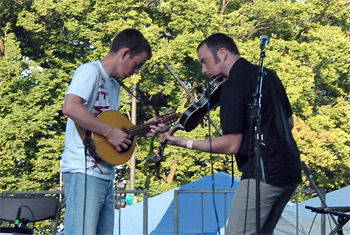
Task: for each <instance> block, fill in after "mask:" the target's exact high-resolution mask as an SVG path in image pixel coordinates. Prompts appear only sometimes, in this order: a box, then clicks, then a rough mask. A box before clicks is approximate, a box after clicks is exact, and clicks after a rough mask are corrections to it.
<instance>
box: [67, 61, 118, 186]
mask: <svg viewBox="0 0 350 235" xmlns="http://www.w3.org/2000/svg"><path fill="white" fill-rule="evenodd" d="M67 94H73V95H77V96H79V97H81V98H83V99H84V100H85V101H86V102H85V103H84V106H85V107H86V108H87V109H88V110H89V111H90V113H91V114H92V115H95V116H97V115H98V114H99V113H101V112H102V111H105V110H116V111H118V110H119V104H120V86H119V84H118V82H117V81H116V80H115V79H114V78H111V77H109V76H108V74H107V73H106V71H105V70H104V68H103V66H102V64H101V62H100V61H93V62H89V63H86V64H83V65H81V66H79V67H78V68H77V70H76V71H75V73H74V75H73V79H72V81H71V84H70V85H69V88H68V90H67V92H66V95H67ZM85 160H86V162H85ZM85 167H86V169H85ZM61 171H62V172H80V173H85V172H86V174H88V175H92V176H95V177H99V178H102V179H107V180H113V179H114V177H115V166H113V165H110V164H108V163H107V162H100V163H97V162H96V161H95V160H94V159H93V158H92V157H91V156H90V154H87V156H86V158H85V148H84V145H83V142H82V139H81V137H80V135H79V133H78V131H77V129H76V127H75V124H74V121H73V120H72V119H70V118H68V120H67V126H66V140H65V149H64V151H63V154H62V161H61Z"/></svg>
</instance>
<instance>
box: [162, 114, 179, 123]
mask: <svg viewBox="0 0 350 235" xmlns="http://www.w3.org/2000/svg"><path fill="white" fill-rule="evenodd" d="M180 116H181V113H174V112H171V113H166V114H163V115H161V116H160V118H159V122H160V123H164V124H166V125H169V124H171V123H173V122H175V121H176V120H177V119H179V117H180Z"/></svg>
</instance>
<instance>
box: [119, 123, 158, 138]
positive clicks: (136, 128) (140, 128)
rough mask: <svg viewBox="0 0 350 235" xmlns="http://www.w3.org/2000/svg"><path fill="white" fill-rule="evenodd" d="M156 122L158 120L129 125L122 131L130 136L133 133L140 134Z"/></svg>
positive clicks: (133, 134)
mask: <svg viewBox="0 0 350 235" xmlns="http://www.w3.org/2000/svg"><path fill="white" fill-rule="evenodd" d="M157 124H158V122H151V123H144V124H141V125H137V126H133V127H130V128H128V129H126V130H124V131H125V132H126V133H128V134H129V135H130V136H135V135H138V136H140V135H141V136H142V135H144V134H146V133H147V132H148V131H149V130H150V126H151V125H157Z"/></svg>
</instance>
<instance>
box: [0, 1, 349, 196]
mask: <svg viewBox="0 0 350 235" xmlns="http://www.w3.org/2000/svg"><path fill="white" fill-rule="evenodd" d="M349 5H350V3H349V1H346V0H327V1H325V0H305V1H295V0H277V1H266V0H252V1H243V0H226V1H218V0H215V1H210V0H186V1H176V0H162V1H160V0H147V1H138V0H128V1H110V0H99V1H96V0H60V1H56V0H2V1H1V2H0V64H1V66H0V128H1V132H0V177H1V180H0V192H2V191H6V190H47V189H52V188H54V187H57V186H58V185H59V160H60V156H61V152H62V150H63V147H64V146H63V145H64V134H65V133H64V126H65V121H66V117H64V116H63V115H62V113H61V107H62V104H63V99H64V93H65V90H66V88H67V87H68V85H69V81H70V79H71V77H72V74H73V72H74V70H75V69H76V67H77V66H78V65H80V64H81V63H84V62H88V61H91V60H98V59H101V58H102V57H103V56H104V55H105V54H106V53H107V52H108V49H109V45H110V42H111V40H112V38H113V37H114V35H115V34H116V33H117V32H119V31H121V30H123V29H125V28H129V27H134V28H137V29H139V30H141V31H142V32H143V33H144V35H145V36H146V38H148V39H149V41H150V42H151V44H152V47H153V57H152V59H151V60H150V61H149V62H147V64H146V65H145V66H144V68H143V70H142V71H141V74H140V75H137V76H133V77H131V78H129V79H127V80H126V84H127V85H128V86H131V85H132V84H133V83H135V84H137V88H138V93H137V95H138V97H139V98H140V100H141V101H142V102H138V112H137V113H138V114H137V122H138V123H142V122H144V121H145V120H146V119H148V118H149V117H151V116H152V115H159V114H161V113H164V112H166V111H168V110H175V111H176V112H184V111H185V110H186V109H187V107H189V105H190V104H191V102H193V100H191V99H190V97H189V96H188V94H186V92H185V91H184V90H183V89H182V87H181V86H180V85H179V83H178V81H177V80H176V79H175V78H174V77H173V75H172V74H170V73H169V71H168V70H167V68H166V67H165V66H164V63H167V64H169V65H170V67H171V68H172V69H173V71H174V72H175V74H176V75H177V76H178V78H180V79H181V80H183V81H184V83H185V85H186V87H187V88H188V89H189V90H190V91H191V93H192V94H193V95H194V96H195V97H196V98H197V100H198V99H200V98H201V96H202V95H203V94H204V90H205V81H206V80H207V79H208V78H207V77H205V76H203V75H202V74H201V68H200V65H199V63H198V60H197V55H196V47H197V45H198V43H199V42H201V41H202V40H203V39H204V38H205V37H206V36H209V35H210V34H212V33H215V32H223V33H227V34H229V35H231V36H232V37H233V38H234V39H235V41H236V42H237V44H238V46H239V48H240V52H241V54H242V56H243V57H245V58H247V59H248V60H250V61H252V62H254V63H258V62H259V59H260V48H259V37H260V36H261V35H263V34H267V35H269V36H270V38H271V41H270V44H269V45H268V47H267V49H266V55H267V56H266V58H265V65H266V67H269V68H271V69H274V70H276V72H277V74H278V75H279V77H280V78H281V80H282V82H283V84H284V86H285V88H286V90H287V93H288V95H289V97H290V101H291V103H292V106H293V109H294V112H295V128H294V130H293V134H294V136H295V138H296V141H297V143H298V145H299V147H300V150H301V153H302V155H301V157H302V160H303V161H305V162H306V163H307V165H308V166H309V168H310V170H311V171H312V172H313V175H314V180H315V181H316V183H317V184H318V185H319V186H320V187H322V188H326V189H327V190H328V191H332V190H334V189H338V188H341V187H344V186H346V185H349V183H350V182H349V178H350V172H349V161H350V159H349V156H350V134H349V133H350V124H349V119H350V104H349V93H350V80H349V70H350V68H349V66H350V58H349V56H348V52H349V51H350V43H349V42H350V40H349V37H350V35H349V32H350V31H349V27H350V22H349V19H350V17H349V13H350V7H349ZM130 100H131V96H130V95H129V94H128V93H127V92H126V91H123V99H122V104H121V112H123V113H125V114H127V115H130ZM218 109H219V108H218ZM218 109H217V110H214V111H211V112H210V119H211V120H212V122H209V121H208V120H209V119H208V117H204V120H203V122H202V123H201V124H200V125H199V126H198V127H197V128H196V129H195V130H193V131H191V132H185V131H178V132H176V133H175V134H176V135H183V136H185V137H187V138H191V139H202V138H208V137H210V136H212V137H214V136H218V135H219V132H220V125H219V117H218ZM213 123H214V124H216V125H217V126H218V127H219V132H218V130H217V129H216V128H215V126H214V125H213ZM158 146H159V141H158V139H157V138H155V139H146V138H143V139H139V141H138V147H137V150H136V158H137V167H136V168H137V171H136V187H137V188H140V189H145V188H146V189H149V190H150V192H151V195H155V194H158V193H161V192H164V191H166V190H169V189H172V188H174V187H177V186H179V185H182V184H185V183H188V182H192V181H194V180H197V179H199V178H202V177H203V176H206V175H209V174H211V173H212V172H217V171H227V172H229V173H232V170H231V162H230V159H231V157H230V156H224V155H213V156H211V155H210V154H207V153H201V152H198V151H188V150H187V149H182V148H177V147H173V146H168V147H167V148H166V149H165V157H164V159H163V160H162V161H160V162H156V163H155V162H152V161H151V159H150V156H151V154H152V153H153V152H154V151H157V147H158ZM129 167H130V166H129V163H127V164H125V165H123V166H120V167H118V169H119V170H118V177H119V178H124V179H128V178H129ZM234 168H235V169H234V175H235V176H237V177H239V175H240V173H239V172H238V170H237V169H236V167H235V166H234ZM305 186H307V181H305V182H304V183H303V185H301V187H305Z"/></svg>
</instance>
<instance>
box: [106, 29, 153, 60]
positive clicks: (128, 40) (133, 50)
mask: <svg viewBox="0 0 350 235" xmlns="http://www.w3.org/2000/svg"><path fill="white" fill-rule="evenodd" d="M123 47H127V48H129V49H130V56H131V57H134V56H136V55H138V54H141V53H142V52H146V53H147V55H148V59H150V58H151V57H152V49H151V45H150V43H149V42H148V41H147V39H146V38H145V37H144V36H143V35H142V33H141V32H140V31H138V30H137V29H124V30H123V31H121V32H119V33H118V34H117V35H116V36H115V37H114V39H113V42H112V45H111V48H110V52H114V53H115V52H117V51H119V50H120V49H121V48H123Z"/></svg>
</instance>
